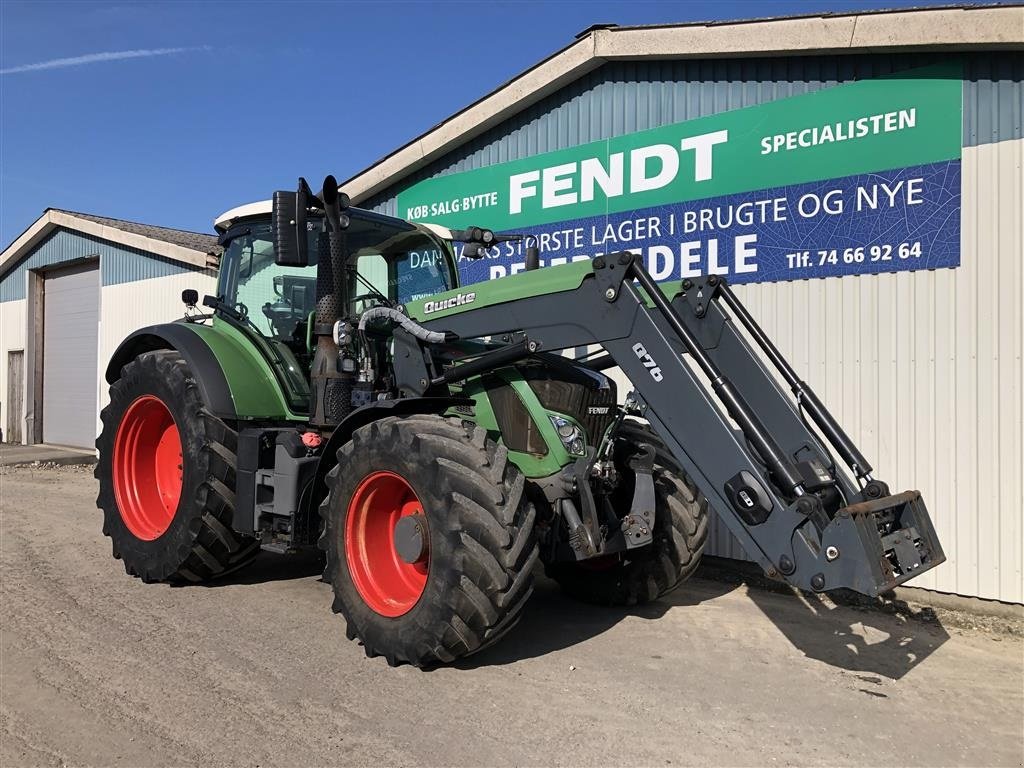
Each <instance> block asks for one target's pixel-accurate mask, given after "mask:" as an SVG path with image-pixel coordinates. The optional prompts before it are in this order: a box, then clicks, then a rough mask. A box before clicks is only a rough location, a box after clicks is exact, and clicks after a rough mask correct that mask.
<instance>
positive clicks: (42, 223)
mask: <svg viewBox="0 0 1024 768" xmlns="http://www.w3.org/2000/svg"><path fill="white" fill-rule="evenodd" d="M58 227H63V228H64V229H69V230H74V231H76V232H82V233H84V234H87V235H92V236H93V237H98V238H100V239H102V240H107V241H109V242H112V243H117V244H118V245H123V246H126V247H128V248H136V249H138V250H140V251H147V252H148V253H152V254H155V255H157V256H163V257H165V258H168V259H171V260H173V261H179V262H182V263H183V264H189V265H191V266H194V267H199V268H202V269H206V268H208V267H213V266H216V264H217V259H216V257H215V256H211V255H210V254H208V253H205V252H203V251H197V250H194V249H192V248H186V247H184V246H181V245H175V244H174V243H168V242H166V241H164V240H156V239H154V238H151V237H146V236H145V235H139V234H136V233H134V232H125V231H124V230H123V229H117V228H115V227H108V226H105V225H103V224H100V223H98V222H95V221H90V220H89V219H83V218H79V217H78V216H75V215H73V214H70V213H67V212H65V211H58V210H54V209H52V208H48V209H47V210H46V211H45V212H44V213H43V215H42V216H40V217H39V218H38V219H36V221H35V223H33V224H32V226H30V227H29V228H28V229H26V230H25V231H24V232H22V233H21V235H19V236H18V238H17V239H16V240H15V241H14V242H13V243H11V244H10V245H9V246H7V248H5V249H4V252H3V253H2V254H0V275H3V274H5V273H6V272H7V271H8V269H9V268H10V267H11V266H12V265H14V264H17V263H18V262H19V261H20V260H21V259H22V258H23V257H25V256H26V255H28V253H29V252H30V251H31V250H32V249H33V248H35V247H36V246H37V245H39V244H40V243H41V242H43V240H45V239H46V238H47V237H49V235H50V233H51V232H53V231H54V230H55V229H57V228H58Z"/></svg>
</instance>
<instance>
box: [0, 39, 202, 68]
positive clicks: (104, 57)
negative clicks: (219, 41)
mask: <svg viewBox="0 0 1024 768" xmlns="http://www.w3.org/2000/svg"><path fill="white" fill-rule="evenodd" d="M209 48H210V47H209V46H208V45H204V46H201V47H198V48H141V49H138V50H134V51H105V52H104V53H87V54H85V55H84V56H72V57H70V58H67V59H50V60H49V61H40V62H36V63H35V64H20V65H19V66H17V67H8V68H7V69H0V75H13V74H17V73H18V72H38V71H39V70H41V69H63V68H65V67H81V66H83V65H85V64H96V63H98V62H101V61H120V60H121V59H141V58H145V57H147V56H168V55H170V54H172V53H184V52H185V51H205V50H209Z"/></svg>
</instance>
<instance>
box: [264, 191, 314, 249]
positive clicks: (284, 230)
mask: <svg viewBox="0 0 1024 768" xmlns="http://www.w3.org/2000/svg"><path fill="white" fill-rule="evenodd" d="M311 198H312V199H311ZM319 203H320V201H319V200H317V198H316V197H314V196H313V194H312V193H311V192H310V191H309V185H308V184H306V180H305V179H299V189H298V191H297V192H281V191H278V192H275V193H274V202H273V208H272V209H271V215H270V231H271V236H272V237H273V238H274V261H275V263H276V264H277V265H278V266H282V267H305V266H308V265H309V240H308V238H307V236H306V209H307V208H309V206H310V205H317V206H318V207H319Z"/></svg>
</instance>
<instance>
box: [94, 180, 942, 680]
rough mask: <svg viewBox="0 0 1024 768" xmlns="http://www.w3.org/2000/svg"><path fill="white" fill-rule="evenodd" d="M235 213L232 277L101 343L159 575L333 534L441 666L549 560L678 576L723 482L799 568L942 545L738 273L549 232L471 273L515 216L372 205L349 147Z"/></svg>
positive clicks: (620, 581)
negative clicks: (475, 217)
mask: <svg viewBox="0 0 1024 768" xmlns="http://www.w3.org/2000/svg"><path fill="white" fill-rule="evenodd" d="M217 229H218V231H219V232H220V241H221V244H222V245H223V247H224V254H223V256H222V258H221V262H220V272H219V280H218V286H217V294H216V296H207V297H205V298H204V299H203V302H202V307H203V308H202V309H200V308H198V307H197V305H198V304H199V301H198V299H199V297H198V295H197V294H196V292H195V291H185V292H184V294H183V297H182V298H183V300H184V302H185V305H186V311H185V316H184V318H183V319H182V320H179V321H177V322H174V323H169V324H166V325H158V326H152V327H148V328H143V329H141V330H139V331H137V332H135V333H133V334H132V335H131V336H129V337H128V338H127V339H125V341H124V342H123V343H122V344H121V346H120V347H119V348H118V350H117V352H116V353H115V354H114V356H113V358H112V360H111V362H110V365H109V367H108V369H107V371H106V378H107V381H108V382H109V384H110V404H109V405H108V406H107V407H106V408H105V409H104V410H103V413H102V421H103V430H102V433H101V435H100V437H99V439H98V440H97V448H98V449H99V464H98V466H97V477H98V478H99V483H100V490H99V497H98V499H97V504H98V506H99V507H100V508H101V509H102V510H103V513H104V525H103V532H104V533H105V534H106V535H107V536H109V537H110V538H111V539H112V542H113V553H114V556H115V557H117V558H120V559H121V560H122V561H123V562H124V566H125V569H126V571H127V572H128V573H129V574H131V575H134V576H137V577H139V578H141V579H143V580H144V581H170V582H179V583H188V582H201V581H205V580H208V579H214V578H218V577H221V576H224V575H225V574H228V573H230V572H232V571H234V570H236V569H238V568H241V567H243V566H245V565H246V564H247V563H249V562H250V561H251V560H252V559H253V558H254V557H255V556H256V554H257V553H259V552H260V551H262V550H267V551H270V552H276V553H280V554H288V553H294V552H297V551H301V550H303V549H306V548H312V547H316V546H319V547H320V548H321V549H322V550H324V553H325V556H326V570H325V573H324V578H325V580H326V581H328V582H329V583H330V584H331V586H332V588H333V592H334V603H333V609H334V611H335V612H337V613H341V614H342V615H343V616H344V618H345V621H346V626H347V635H348V637H349V638H350V639H358V640H359V641H360V642H362V644H363V646H364V647H365V650H366V653H367V655H370V656H376V655H383V656H385V657H386V658H387V660H388V662H389V663H390V664H392V665H394V664H399V663H410V664H414V665H417V666H424V665H433V664H437V663H443V662H450V661H452V660H454V659H456V658H459V657H462V656H466V655H468V654H471V653H474V652H476V651H478V650H480V649H481V648H484V647H486V646H488V645H490V644H491V643H493V642H495V641H496V640H498V639H499V638H500V637H502V636H503V635H504V634H505V633H507V632H508V630H509V629H511V628H512V627H513V626H514V625H515V624H516V622H517V621H518V619H519V617H520V615H521V614H522V611H523V607H524V605H525V604H526V602H527V600H528V598H529V596H530V594H531V590H532V580H533V572H534V570H535V566H537V564H538V562H539V563H542V564H543V566H544V569H545V571H546V572H547V574H548V575H549V576H550V577H552V578H553V579H555V580H556V581H557V582H558V583H559V584H560V585H561V587H562V588H563V589H564V590H565V591H566V592H567V593H569V594H571V595H572V596H574V597H577V598H579V599H582V600H586V601H591V602H595V603H603V604H612V605H633V604H637V603H642V602H645V601H649V600H653V599H655V598H657V597H659V596H660V595H663V594H665V593H666V592H668V591H670V590H672V589H674V588H675V587H677V586H678V585H679V584H681V583H682V582H683V581H685V580H686V579H687V577H689V576H690V575H691V574H692V573H693V571H694V569H695V568H696V567H697V564H698V562H699V561H700V557H701V553H702V551H703V548H704V545H705V542H706V539H707V531H708V509H709V502H710V505H711V506H712V507H713V508H714V509H715V510H716V513H717V514H718V515H720V517H721V519H722V520H723V521H724V522H725V523H726V524H727V525H728V527H729V528H730V529H731V530H732V532H733V533H734V534H735V535H736V536H737V538H738V539H739V541H740V543H741V544H742V545H743V547H744V549H745V551H746V552H747V553H748V554H749V555H750V556H751V557H752V558H753V559H755V560H757V561H758V562H759V563H760V564H761V565H762V567H763V568H764V569H765V571H766V572H767V573H768V574H769V575H770V576H772V577H776V578H781V579H784V580H786V581H788V582H789V583H790V584H793V585H794V586H797V587H799V588H802V589H810V590H815V591H823V590H830V589H836V588H840V587H842V588H850V589H854V590H857V591H860V592H863V593H865V594H868V595H877V594H879V593H880V592H883V591H886V590H889V589H891V588H892V587H894V586H896V585H897V584H900V583H903V582H904V581H906V580H908V579H910V578H912V577H914V576H916V575H918V574H919V573H921V572H923V571H925V570H927V569H929V568H932V567H934V566H936V565H938V564H939V563H940V562H942V561H943V559H944V556H943V553H942V549H941V547H940V545H939V543H938V541H937V539H936V537H935V532H934V529H933V527H932V525H931V521H930V519H929V516H928V513H927V510H926V509H925V506H924V503H923V501H922V500H921V497H920V494H919V493H917V492H915V491H908V492H905V493H901V494H895V495H893V494H890V492H889V489H888V487H887V486H886V484H885V483H884V482H882V481H880V480H877V479H875V478H873V477H872V475H871V472H872V469H871V466H870V465H869V464H868V462H867V461H866V460H865V459H864V457H863V456H862V455H861V453H860V452H859V450H858V449H857V447H856V446H855V445H854V444H853V443H852V441H851V440H850V438H849V437H848V436H847V435H846V434H845V433H844V432H843V430H842V429H841V428H840V427H839V425H838V424H837V423H836V421H835V419H834V418H833V417H832V416H831V414H830V413H829V412H828V410H827V409H826V408H825V406H824V405H823V404H822V403H821V401H820V400H819V399H818V398H817V396H816V395H815V394H814V392H813V391H812V390H811V389H810V387H809V386H808V385H807V384H806V383H804V382H802V381H801V380H800V379H799V378H798V377H797V376H796V374H795V372H794V371H793V369H792V368H791V367H790V366H789V364H788V363H787V362H786V361H785V359H784V358H783V357H782V355H781V354H780V353H779V352H778V350H777V349H776V348H775V347H774V346H773V345H772V343H771V342H770V341H769V340H768V339H767V337H766V336H765V335H764V333H763V332H762V331H761V329H760V328H759V327H758V326H757V324H756V322H755V321H754V319H753V318H752V317H751V316H750V314H749V313H748V312H747V311H746V309H745V308H744V307H743V305H742V304H741V303H740V302H739V300H738V299H737V297H736V296H735V294H734V293H733V292H732V290H731V288H730V287H729V286H728V284H727V283H726V281H725V280H724V279H721V278H719V277H717V276H714V275H711V276H708V277H705V278H698V279H693V280H685V281H682V282H676V283H672V284H661V285H656V284H655V283H654V282H653V280H652V279H651V277H650V275H649V274H648V273H647V272H646V270H645V269H644V267H643V265H642V263H641V262H640V260H639V259H638V258H636V257H634V256H633V255H632V254H629V253H621V254H612V255H606V256H600V257H598V258H595V259H593V260H592V261H588V262H581V263H573V264H566V265H562V266H552V267H548V268H544V269H539V268H538V255H537V252H536V249H532V248H527V271H525V272H522V273H520V274H516V275H511V276H508V277H504V278H501V279H497V280H492V281H490V282H486V283H479V284H475V285H471V286H465V287H462V286H460V285H459V273H458V269H457V263H456V258H455V255H454V250H453V243H455V242H461V243H463V244H464V245H463V249H462V257H463V258H481V257H485V256H487V255H488V253H489V252H490V249H492V248H493V247H495V246H496V245H497V244H498V243H500V242H502V241H510V240H512V241H514V240H522V237H521V236H518V235H509V234H504V235H502V234H495V233H493V232H491V231H489V230H487V229H481V228H477V227H472V228H469V229H466V230H461V231H453V230H449V229H445V228H443V227H436V226H432V225H424V224H413V223H409V222H406V221H402V220H400V219H395V218H391V217H388V216H382V215H379V214H376V213H372V212H369V211H364V210H359V209H357V208H352V207H350V206H349V205H348V200H347V198H346V197H345V195H344V194H341V193H339V192H338V185H337V183H336V182H335V180H334V179H333V177H327V179H325V181H324V185H323V188H322V191H321V192H320V193H319V194H314V193H313V192H312V191H311V190H310V188H309V186H308V185H307V184H306V182H305V181H304V180H302V179H300V183H299V186H298V190H297V191H296V192H277V193H275V194H274V197H273V201H272V203H263V204H254V205H250V206H243V207H242V208H238V209H235V210H233V211H230V212H229V213H227V214H225V215H224V216H223V217H222V218H221V219H219V220H218V222H217ZM206 310H208V311H206ZM580 347H589V348H592V349H596V350H597V351H596V352H594V353H592V354H589V355H587V356H584V357H582V358H577V359H570V358H568V357H566V356H564V355H563V354H561V353H562V351H564V350H567V349H576V348H580ZM758 350H760V352H758ZM611 367H618V368H620V369H621V370H622V371H623V372H624V373H625V375H626V376H627V377H628V378H629V380H630V381H631V382H632V384H633V387H634V389H633V390H632V391H630V392H629V393H625V394H624V397H621V398H620V397H619V394H618V393H617V391H616V386H615V382H614V381H613V379H611V378H610V377H609V376H607V375H606V374H605V373H604V372H605V371H606V370H607V369H609V368H611ZM769 367H774V369H775V374H772V373H770V372H769ZM780 378H781V380H783V381H785V382H786V383H787V384H788V385H789V386H790V388H791V390H792V396H791V395H789V394H787V393H786V392H785V391H784V388H783V387H782V386H780V384H779V379H780ZM808 419H809V420H808ZM811 422H813V424H814V426H813V427H812V423H811ZM815 427H816V428H815ZM832 451H835V452H836V453H837V454H838V455H839V456H840V458H841V459H842V460H843V462H844V464H845V468H844V469H842V470H841V469H839V468H838V467H837V464H836V461H835V459H834V458H833V455H832Z"/></svg>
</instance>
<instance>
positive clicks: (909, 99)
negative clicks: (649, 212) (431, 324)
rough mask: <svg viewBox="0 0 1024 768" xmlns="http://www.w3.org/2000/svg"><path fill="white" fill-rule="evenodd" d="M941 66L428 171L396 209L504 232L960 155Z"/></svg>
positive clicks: (952, 83)
mask: <svg viewBox="0 0 1024 768" xmlns="http://www.w3.org/2000/svg"><path fill="white" fill-rule="evenodd" d="M960 146H961V73H960V67H959V66H958V65H941V66H936V67H929V68H925V69H918V70H914V71H912V72H909V73H902V74H901V75H899V76H892V77H886V78H880V79H874V80H865V81H862V82H857V83H851V84H846V85H840V86H836V87H834V88H829V89H826V90H822V91H818V92H815V93H810V94H806V95H802V96H795V97H791V98H787V99H780V100H778V101H774V102H770V103H767V104H762V105H759V106H755V107H748V108H745V109H738V110H734V111H731V112H724V113H721V114H717V115H712V116H709V117H704V118H699V119H697V120H689V121H686V122H683V123H676V124H674V125H669V126H665V127H661V128H655V129H652V130H648V131H641V132H639V133H633V134H629V135H626V136H618V137H615V138H611V139H607V140H605V141H598V142H593V143H590V144H584V145H581V146H577V147H572V148H570V149H564V150H559V151H556V152H549V153H546V154H542V155H537V156H534V157H530V158H526V159H523V160H516V161H513V162H508V163H502V164H499V165H492V166H489V167H487V168H480V169H477V170H472V171H467V172H465V173H457V174H452V175H448V176H442V177H438V178H434V179H429V180H426V181H423V182H420V183H419V184H416V185H414V186H413V187H411V188H409V189H407V190H405V191H404V192H402V193H400V194H399V196H398V215H399V216H402V217H405V218H408V219H410V220H413V221H429V222H433V223H436V224H443V225H449V226H453V227H465V226H468V225H470V224H472V225H479V226H486V227H489V228H491V229H494V230H499V231H507V230H517V229H523V228H526V227H534V226H537V225H542V224H548V223H551V222H559V221H567V220H574V219H583V218H588V217H594V216H607V215H609V214H614V213H618V212H622V211H636V210H640V209H646V208H652V207H657V206H664V205H667V204H674V203H681V202H686V201H692V200H701V199H706V198H713V197H721V196H726V195H733V194H735V193H741V192H747V191H752V190H760V189H767V188H775V187H784V186H790V185H796V184H802V183H806V182H813V181H819V180H823V179H832V178H840V177H849V176H855V175H858V174H864V173H868V172H872V171H880V170H886V169H893V168H906V167H909V166H924V165H928V164H932V163H937V162H940V161H946V160H951V159H956V158H959V157H960Z"/></svg>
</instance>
